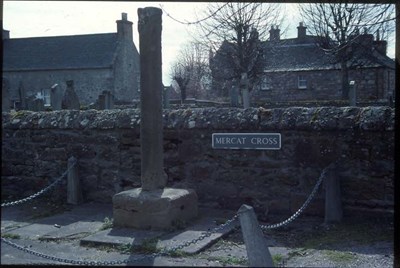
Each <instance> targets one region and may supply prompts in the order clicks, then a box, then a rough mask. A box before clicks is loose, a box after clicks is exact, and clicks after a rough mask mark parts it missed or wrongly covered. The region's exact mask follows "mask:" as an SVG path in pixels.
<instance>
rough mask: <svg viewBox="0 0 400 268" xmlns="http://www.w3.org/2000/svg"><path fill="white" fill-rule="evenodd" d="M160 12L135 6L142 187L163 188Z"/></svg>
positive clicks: (164, 177) (145, 189)
mask: <svg viewBox="0 0 400 268" xmlns="http://www.w3.org/2000/svg"><path fill="white" fill-rule="evenodd" d="M161 15H162V11H161V9H159V8H155V7H146V8H139V9H138V18H139V21H138V31H139V43H140V44H139V49H140V109H141V119H140V144H141V182H142V190H144V191H152V190H156V189H163V188H164V187H165V186H166V182H167V178H166V175H165V174H164V169H163V160H164V155H163V117H162V79H161V77H162V73H161V30H162V26H161V21H162V19H161Z"/></svg>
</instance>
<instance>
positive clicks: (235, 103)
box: [230, 83, 239, 107]
mask: <svg viewBox="0 0 400 268" xmlns="http://www.w3.org/2000/svg"><path fill="white" fill-rule="evenodd" d="M230 96H231V106H232V107H238V106H239V100H238V99H239V92H238V88H237V85H236V83H232V86H231V90H230Z"/></svg>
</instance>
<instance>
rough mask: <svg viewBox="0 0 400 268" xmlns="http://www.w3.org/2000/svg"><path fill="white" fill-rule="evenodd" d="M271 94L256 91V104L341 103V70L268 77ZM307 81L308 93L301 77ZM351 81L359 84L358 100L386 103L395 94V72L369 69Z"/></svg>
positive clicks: (355, 73) (355, 72)
mask: <svg viewBox="0 0 400 268" xmlns="http://www.w3.org/2000/svg"><path fill="white" fill-rule="evenodd" d="M265 75H266V76H268V79H269V82H270V89H269V90H260V89H259V88H256V89H255V90H253V91H252V100H253V101H255V100H257V101H259V100H260V99H264V100H267V101H299V100H335V99H336V100H338V99H341V94H342V93H341V74H340V70H325V71H296V72H271V73H266V74H265ZM299 75H302V76H304V77H305V78H306V79H307V89H299V88H298V76H299ZM349 80H354V81H355V83H356V96H357V100H375V99H386V98H387V97H388V94H389V92H393V91H394V70H389V69H383V68H369V69H360V70H351V71H350V72H349Z"/></svg>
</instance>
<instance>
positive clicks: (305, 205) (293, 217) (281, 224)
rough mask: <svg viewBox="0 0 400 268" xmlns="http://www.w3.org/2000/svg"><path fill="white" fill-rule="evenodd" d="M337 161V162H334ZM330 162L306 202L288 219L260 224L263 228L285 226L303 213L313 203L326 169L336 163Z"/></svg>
mask: <svg viewBox="0 0 400 268" xmlns="http://www.w3.org/2000/svg"><path fill="white" fill-rule="evenodd" d="M334 163H336V162H334ZM334 163H332V164H330V165H329V166H327V167H325V168H324V169H323V170H322V172H321V175H320V176H319V178H318V180H317V183H316V184H315V186H314V188H313V190H312V191H311V194H310V195H309V196H308V198H307V200H306V201H305V202H304V204H303V205H302V206H301V207H300V208H299V209H298V210H297V211H296V212H295V213H294V214H293V215H292V216H290V217H289V218H287V219H286V220H284V221H282V222H280V223H276V224H271V225H260V227H261V229H262V230H268V229H275V228H279V227H282V226H285V225H287V224H289V223H291V222H292V221H294V220H295V219H296V218H297V217H298V216H300V214H301V213H303V211H304V210H305V209H306V208H307V206H308V205H309V204H310V203H311V200H312V199H313V198H314V196H315V195H316V193H317V191H318V188H319V186H320V185H321V183H322V180H323V178H324V177H325V174H326V171H327V170H328V169H329V168H330V167H331V166H332V165H333V164H334Z"/></svg>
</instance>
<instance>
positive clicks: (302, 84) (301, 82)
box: [297, 75, 307, 89]
mask: <svg viewBox="0 0 400 268" xmlns="http://www.w3.org/2000/svg"><path fill="white" fill-rule="evenodd" d="M297 87H298V88H299V89H307V79H306V77H305V76H304V75H299V76H298V81H297Z"/></svg>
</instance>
